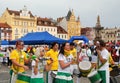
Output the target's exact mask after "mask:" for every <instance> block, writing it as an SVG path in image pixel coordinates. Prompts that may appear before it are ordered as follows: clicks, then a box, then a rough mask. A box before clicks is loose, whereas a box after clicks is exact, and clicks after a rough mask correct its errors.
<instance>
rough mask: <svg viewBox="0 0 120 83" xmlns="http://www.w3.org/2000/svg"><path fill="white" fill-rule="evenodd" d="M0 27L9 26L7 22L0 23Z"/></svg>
mask: <svg viewBox="0 0 120 83" xmlns="http://www.w3.org/2000/svg"><path fill="white" fill-rule="evenodd" d="M0 28H11V26H10V25H8V24H7V23H0Z"/></svg>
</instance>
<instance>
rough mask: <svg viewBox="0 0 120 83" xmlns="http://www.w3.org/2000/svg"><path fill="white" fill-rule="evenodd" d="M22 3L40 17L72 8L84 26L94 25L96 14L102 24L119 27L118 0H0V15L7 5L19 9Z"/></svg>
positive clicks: (53, 15)
mask: <svg viewBox="0 0 120 83" xmlns="http://www.w3.org/2000/svg"><path fill="white" fill-rule="evenodd" d="M24 5H26V6H27V8H28V10H30V11H31V12H32V13H33V15H37V16H40V17H48V18H54V19H56V18H58V17H62V16H66V15H67V12H68V11H69V9H73V10H74V13H75V15H76V16H80V21H81V25H82V26H84V27H87V26H90V27H91V26H95V24H96V18H97V15H100V20H101V25H102V26H104V27H115V26H116V27H120V9H119V7H120V0H0V16H1V15H2V13H3V12H4V11H5V9H6V8H7V7H8V8H9V9H11V10H21V9H22V8H23V7H24Z"/></svg>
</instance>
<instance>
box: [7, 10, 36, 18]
mask: <svg viewBox="0 0 120 83" xmlns="http://www.w3.org/2000/svg"><path fill="white" fill-rule="evenodd" d="M7 11H8V13H9V14H10V15H12V14H13V13H14V14H15V15H16V16H20V13H21V12H22V10H20V11H16V10H9V9H8V8H7ZM28 13H29V14H30V17H34V16H33V14H32V13H31V12H30V11H29V12H28Z"/></svg>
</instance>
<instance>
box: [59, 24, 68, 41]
mask: <svg viewBox="0 0 120 83" xmlns="http://www.w3.org/2000/svg"><path fill="white" fill-rule="evenodd" d="M57 33H58V38H61V39H65V40H67V38H68V33H67V31H65V30H64V29H63V28H62V27H61V26H57Z"/></svg>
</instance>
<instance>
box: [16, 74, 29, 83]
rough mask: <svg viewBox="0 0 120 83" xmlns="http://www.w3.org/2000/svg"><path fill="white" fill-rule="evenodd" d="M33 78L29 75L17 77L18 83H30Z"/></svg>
mask: <svg viewBox="0 0 120 83" xmlns="http://www.w3.org/2000/svg"><path fill="white" fill-rule="evenodd" d="M30 79H31V76H30V75H28V74H21V73H19V74H18V75H17V80H16V83H30Z"/></svg>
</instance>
